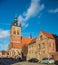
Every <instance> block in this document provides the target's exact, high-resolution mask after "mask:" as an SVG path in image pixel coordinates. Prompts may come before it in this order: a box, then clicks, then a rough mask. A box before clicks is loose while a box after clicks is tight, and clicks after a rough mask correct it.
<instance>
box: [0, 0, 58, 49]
mask: <svg viewBox="0 0 58 65" xmlns="http://www.w3.org/2000/svg"><path fill="white" fill-rule="evenodd" d="M16 15H17V16H18V24H20V23H21V24H22V36H25V37H29V35H30V33H32V36H33V37H34V38H35V37H37V36H38V34H39V32H40V30H44V31H47V32H50V33H53V34H57V35H58V0H0V50H4V49H6V46H7V45H8V44H9V43H10V26H11V24H12V22H13V20H14V17H15V16H16Z"/></svg>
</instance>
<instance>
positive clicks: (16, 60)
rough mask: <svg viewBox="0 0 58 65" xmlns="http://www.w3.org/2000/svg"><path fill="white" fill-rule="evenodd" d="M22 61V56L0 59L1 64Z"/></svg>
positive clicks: (9, 64) (5, 64)
mask: <svg viewBox="0 0 58 65" xmlns="http://www.w3.org/2000/svg"><path fill="white" fill-rule="evenodd" d="M18 62H22V60H21V59H20V58H18V59H12V58H7V59H6V58H2V59H0V65H11V64H14V63H18Z"/></svg>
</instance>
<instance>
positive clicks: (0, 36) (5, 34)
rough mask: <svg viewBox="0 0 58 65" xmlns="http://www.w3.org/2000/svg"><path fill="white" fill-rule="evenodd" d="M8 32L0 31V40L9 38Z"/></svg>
mask: <svg viewBox="0 0 58 65" xmlns="http://www.w3.org/2000/svg"><path fill="white" fill-rule="evenodd" d="M9 35H10V34H9V30H2V29H0V39H1V38H7V37H8V36H9Z"/></svg>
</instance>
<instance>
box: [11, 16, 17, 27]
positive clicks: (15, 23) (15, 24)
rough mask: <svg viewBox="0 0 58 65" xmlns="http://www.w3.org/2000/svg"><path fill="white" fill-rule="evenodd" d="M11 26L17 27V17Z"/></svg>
mask: <svg viewBox="0 0 58 65" xmlns="http://www.w3.org/2000/svg"><path fill="white" fill-rule="evenodd" d="M12 25H14V26H18V19H17V16H16V17H15V18H14V22H13V24H12Z"/></svg>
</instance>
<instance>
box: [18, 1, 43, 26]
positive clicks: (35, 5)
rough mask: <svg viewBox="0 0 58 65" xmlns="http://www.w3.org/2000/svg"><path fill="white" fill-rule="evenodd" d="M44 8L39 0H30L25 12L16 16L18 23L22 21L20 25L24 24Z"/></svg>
mask: <svg viewBox="0 0 58 65" xmlns="http://www.w3.org/2000/svg"><path fill="white" fill-rule="evenodd" d="M43 9H44V4H40V0H31V4H30V7H29V8H28V9H27V11H26V12H24V13H23V15H19V17H18V21H19V22H18V23H19V24H20V23H22V26H25V25H26V21H27V20H28V19H29V18H31V17H34V16H36V15H37V14H38V13H39V12H40V11H42V10H43Z"/></svg>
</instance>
